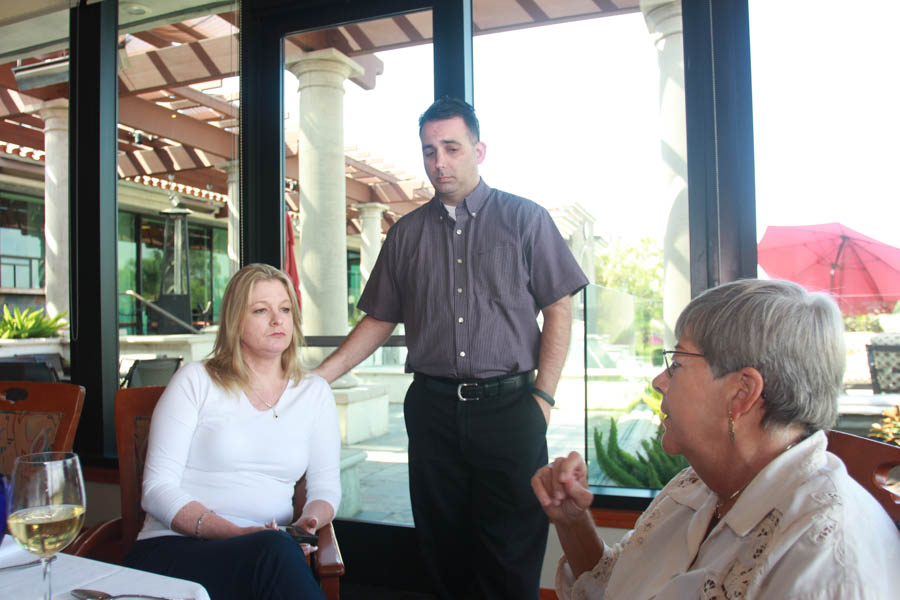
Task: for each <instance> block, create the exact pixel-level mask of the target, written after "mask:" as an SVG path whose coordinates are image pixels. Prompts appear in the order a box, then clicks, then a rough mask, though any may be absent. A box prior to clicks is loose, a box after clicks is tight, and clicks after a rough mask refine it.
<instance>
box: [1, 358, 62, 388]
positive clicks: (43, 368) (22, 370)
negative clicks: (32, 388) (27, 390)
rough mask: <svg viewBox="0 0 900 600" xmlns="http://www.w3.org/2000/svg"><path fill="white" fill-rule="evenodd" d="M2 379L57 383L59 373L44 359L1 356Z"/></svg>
mask: <svg viewBox="0 0 900 600" xmlns="http://www.w3.org/2000/svg"><path fill="white" fill-rule="evenodd" d="M0 379H2V380H6V381H43V382H45V383H57V382H58V381H59V374H58V373H57V371H56V370H55V369H54V368H53V367H52V366H51V365H50V363H48V362H46V361H44V360H35V359H33V358H28V357H18V356H15V357H11V358H0Z"/></svg>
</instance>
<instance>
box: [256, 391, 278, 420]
mask: <svg viewBox="0 0 900 600" xmlns="http://www.w3.org/2000/svg"><path fill="white" fill-rule="evenodd" d="M257 398H259V401H260V402H262V403H263V404H265V405H266V406H268V407H269V408H270V409H272V416H273V417H275V419H276V420H277V419H278V411H277V410H275V404H278V403H277V402H276V403H275V404H269V403H268V402H266V401H265V400H263V399H262V396H257Z"/></svg>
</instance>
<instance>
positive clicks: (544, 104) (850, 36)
mask: <svg viewBox="0 0 900 600" xmlns="http://www.w3.org/2000/svg"><path fill="white" fill-rule="evenodd" d="M897 23H900V2H898V1H897V0H867V1H866V2H865V3H859V4H848V3H847V2H846V1H837V0H750V27H751V63H752V67H751V68H752V77H753V90H754V92H753V106H754V143H755V168H756V175H757V177H756V198H757V224H758V237H761V236H762V234H763V231H764V230H765V227H766V226H767V225H800V224H812V223H824V222H830V221H839V222H842V223H844V224H845V225H847V226H849V227H851V228H853V229H856V230H858V231H860V232H861V233H864V234H866V235H869V236H871V237H874V238H876V239H880V240H881V241H884V242H887V243H889V244H892V245H895V246H900V226H898V225H900V191H898V187H897V175H896V173H898V172H900V169H898V166H897V163H898V162H900V151H898V145H897V144H898V142H897V140H900V116H898V111H897V108H896V107H897V106H900V102H898V100H900V98H898V96H900V88H898V83H897V78H896V76H892V75H891V73H894V72H895V71H896V65H897V64H898V62H900V61H898V59H900V45H898V44H897V42H896V31H895V30H896V26H897ZM473 54H474V57H475V59H474V62H475V85H474V89H475V107H476V110H477V112H478V115H479V119H480V121H481V129H482V140H483V141H484V142H485V143H486V145H487V157H486V159H485V162H484V164H483V165H482V175H483V176H484V178H485V181H487V182H488V183H489V184H490V185H492V186H494V187H498V188H502V189H505V190H507V191H511V192H514V193H517V194H519V195H523V196H526V197H529V198H531V199H533V200H535V201H537V202H539V203H541V204H543V205H545V206H547V207H555V206H560V205H566V204H572V203H574V202H577V203H579V204H581V205H582V206H584V207H586V208H587V209H588V210H589V211H590V212H591V213H592V214H594V216H595V217H596V218H597V223H596V225H595V233H596V234H600V235H606V236H612V235H620V236H623V237H625V238H636V237H641V236H650V237H661V236H662V233H663V227H664V225H665V223H664V219H665V214H664V213H665V211H663V210H655V209H654V208H655V206H656V204H657V203H658V198H659V197H660V195H661V194H664V193H665V188H664V186H665V182H664V179H663V177H662V164H661V159H660V155H661V154H660V143H659V128H660V121H659V91H658V84H659V83H658V77H659V71H658V66H657V59H656V51H655V49H654V47H653V44H652V41H651V39H650V36H649V34H648V33H647V28H646V25H645V23H644V19H643V17H642V15H640V14H631V15H623V16H617V17H608V18H602V19H591V20H587V21H578V22H574V23H567V24H560V25H554V26H546V27H537V28H532V29H526V30H520V31H514V32H506V33H500V34H493V35H486V36H476V38H475V40H474V50H473ZM379 56H380V57H381V58H382V60H383V61H384V73H383V74H382V75H380V76H379V77H378V81H377V85H376V88H375V90H372V91H366V90H362V89H361V88H359V87H358V86H356V85H354V84H352V83H348V84H347V85H346V86H345V87H346V90H347V93H346V97H345V108H344V111H345V140H346V143H347V144H348V145H355V146H357V147H358V148H359V150H361V151H365V152H369V153H371V154H372V155H373V156H377V157H381V158H384V159H385V160H386V162H387V163H389V164H392V165H394V166H395V167H398V168H401V169H402V170H404V171H406V172H408V173H410V174H412V175H416V176H418V177H421V178H423V179H424V177H425V175H424V171H423V169H422V167H421V149H420V146H419V141H418V137H417V118H418V115H419V114H420V113H421V112H422V111H423V110H424V109H425V108H426V107H427V106H428V104H429V103H430V102H431V100H432V94H433V79H432V66H431V65H432V52H431V46H430V45H428V46H419V47H415V48H410V49H403V50H395V51H391V52H384V53H380V54H379Z"/></svg>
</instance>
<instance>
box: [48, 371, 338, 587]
mask: <svg viewBox="0 0 900 600" xmlns="http://www.w3.org/2000/svg"><path fill="white" fill-rule="evenodd" d="M163 390H165V387H164V386H153V387H133V388H127V389H120V390H119V391H117V392H116V406H115V423H116V448H117V449H118V452H119V490H120V498H121V501H122V516H121V517H119V518H117V519H113V520H110V521H105V522H103V523H99V524H97V525H94V526H93V527H90V528H88V529H86V530H85V531H83V532H82V533H81V534H80V535H79V536H78V538H77V539H76V540H75V541H74V542H73V543H72V544H71V545H70V546H69V547H68V548H66V549H65V550H64V552H66V553H68V554H74V555H75V556H84V557H87V558H93V559H95V560H102V561H105V562H111V563H116V564H122V561H123V559H124V558H125V555H126V554H127V553H128V550H129V549H130V548H131V545H132V544H133V543H134V542H135V540H136V539H137V534H138V532H140V530H141V527H142V526H143V524H144V516H145V513H144V510H143V509H142V508H141V489H142V483H143V479H144V459H145V458H146V456H147V442H148V438H149V435H150V418H151V416H152V415H153V408H154V407H155V406H156V402H157V401H158V400H159V397H160V396H161V395H162V393H163ZM305 501H306V478H305V477H304V478H302V479H300V481H298V482H297V484H296V485H295V487H294V518H297V517H299V516H300V512H301V511H302V510H303V505H304V503H305ZM318 534H319V543H318V547H319V549H318V550H317V551H316V552H314V553H312V554H311V555H310V565H311V566H312V567H313V572H314V573H315V575H316V578H317V579H318V580H319V583H320V585H321V586H322V590H323V591H324V592H325V597H326V598H328V600H338V598H340V577H341V575H343V574H344V563H343V559H342V558H341V552H340V549H339V548H338V544H337V538H335V535H334V529H333V528H332V526H331V525H330V524H329V525H327V526H325V527H323V528H322V529H320V530H319V532H318Z"/></svg>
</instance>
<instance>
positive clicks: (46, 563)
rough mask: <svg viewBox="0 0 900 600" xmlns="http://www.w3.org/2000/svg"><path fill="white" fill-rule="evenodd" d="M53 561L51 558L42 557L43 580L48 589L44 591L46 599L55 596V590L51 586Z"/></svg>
mask: <svg viewBox="0 0 900 600" xmlns="http://www.w3.org/2000/svg"><path fill="white" fill-rule="evenodd" d="M51 562H53V561H52V560H51V559H50V558H45V557H43V556H42V557H41V570H42V571H43V581H44V588H45V589H46V590H47V591H46V592H45V593H44V600H52V598H53V590H52V589H51V587H50V563H51Z"/></svg>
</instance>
